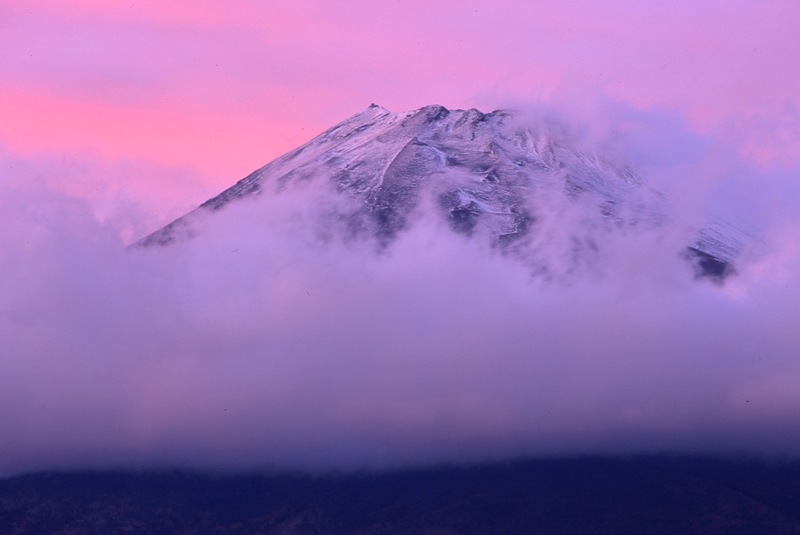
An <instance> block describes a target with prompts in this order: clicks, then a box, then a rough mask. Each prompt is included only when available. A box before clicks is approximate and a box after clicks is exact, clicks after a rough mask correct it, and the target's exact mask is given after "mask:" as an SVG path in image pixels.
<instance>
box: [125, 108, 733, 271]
mask: <svg viewBox="0 0 800 535" xmlns="http://www.w3.org/2000/svg"><path fill="white" fill-rule="evenodd" d="M312 180H327V181H329V182H330V184H331V185H332V186H333V188H331V191H332V194H335V193H334V192H338V193H339V194H341V195H345V196H347V197H348V198H349V199H353V200H355V201H357V202H356V203H355V206H356V208H354V209H352V210H350V211H348V212H346V213H339V214H336V217H337V219H338V220H339V221H340V222H343V223H344V224H343V225H342V228H343V229H345V230H344V232H346V233H348V234H349V235H351V236H359V235H362V236H369V237H371V238H375V239H376V240H377V242H378V244H379V246H380V247H388V246H390V245H391V243H392V242H393V240H394V239H395V238H396V237H397V236H398V235H399V234H400V233H401V232H403V231H404V230H406V229H408V228H410V227H411V226H413V224H414V223H415V218H414V214H415V213H416V210H417V209H418V208H419V206H420V204H421V203H422V201H423V200H424V199H433V204H434V205H435V206H436V207H437V210H438V212H439V214H440V216H441V217H442V218H444V219H445V220H446V221H447V222H448V224H449V226H450V228H451V229H452V230H453V231H454V232H456V233H460V234H464V235H475V236H476V237H477V236H480V239H486V237H488V240H489V243H490V244H491V245H492V246H494V247H499V248H504V249H507V250H509V251H513V252H514V254H517V255H521V256H526V257H527V258H526V259H527V260H528V261H529V262H530V264H531V265H532V266H534V267H535V269H536V270H537V271H541V272H547V271H548V266H547V265H546V262H545V261H542V262H537V260H536V257H537V248H541V247H546V246H549V245H545V243H552V240H549V241H548V239H547V237H548V236H550V235H553V234H554V233H557V232H556V230H554V229H555V228H556V227H558V226H559V225H558V218H556V217H554V216H553V215H552V214H553V213H557V214H569V216H570V219H571V225H570V235H569V236H566V235H565V236H561V237H560V246H562V247H564V248H567V249H568V250H569V251H568V256H569V257H570V258H571V260H570V261H573V262H577V263H579V262H587V261H590V257H591V254H592V251H595V250H597V249H598V248H599V247H601V246H602V244H601V243H600V242H601V241H602V237H601V236H599V235H598V233H600V234H602V232H614V231H615V230H614V229H625V228H634V227H638V228H657V227H658V226H660V225H662V224H664V222H665V221H667V220H668V219H669V210H668V201H667V200H665V199H664V198H663V196H662V195H660V194H659V193H658V192H656V191H654V190H652V189H650V188H649V187H648V186H647V185H646V184H645V182H644V180H643V179H642V178H641V177H639V176H637V175H636V174H635V173H634V172H633V171H632V170H630V169H629V168H627V167H625V166H623V165H620V164H618V163H615V162H612V161H611V160H608V159H605V158H604V157H603V155H601V154H600V155H598V154H596V153H592V152H588V151H586V150H583V149H581V148H579V147H576V146H574V145H573V144H571V142H570V139H569V138H568V137H567V136H564V135H559V134H558V129H557V128H552V125H551V127H549V128H543V127H536V126H531V125H529V124H526V122H525V121H524V120H522V118H521V117H520V116H519V115H518V114H517V113H515V112H513V111H508V110H496V111H493V112H491V113H482V112H480V111H478V110H475V109H470V110H448V109H446V108H444V107H443V106H438V105H434V106H426V107H423V108H420V109H418V110H414V111H409V112H403V113H392V112H390V111H388V110H386V109H384V108H382V107H380V106H377V105H375V104H372V105H370V106H369V107H367V108H366V109H365V110H363V111H361V112H360V113H357V114H356V115H353V116H352V117H350V118H349V119H346V120H345V121H343V122H341V123H339V124H337V125H336V126H334V127H332V128H330V129H329V130H327V131H325V132H323V133H322V134H320V135H319V136H317V137H315V138H314V139H312V140H311V141H309V142H308V143H306V144H305V145H303V146H301V147H298V148H297V149H295V150H293V151H291V152H289V153H287V154H285V155H283V156H281V157H279V158H277V159H276V160H274V161H272V162H270V163H268V164H267V165H265V166H264V167H262V168H260V169H258V170H256V171H254V172H253V173H251V174H250V175H249V176H247V177H245V178H244V179H242V180H240V181H239V182H237V183H236V184H235V185H233V186H232V187H230V188H228V189H227V190H225V191H223V192H222V193H220V194H219V195H217V196H216V197H213V198H211V199H209V200H208V201H206V202H205V203H203V204H202V205H200V206H199V207H198V208H197V209H196V210H194V211H193V212H191V213H189V214H187V215H186V216H184V217H181V218H179V219H177V220H176V221H174V222H172V223H170V224H169V225H167V226H165V227H164V228H162V229H160V230H158V231H156V232H154V233H152V234H150V235H149V236H147V237H145V238H144V239H142V240H141V241H140V242H138V245H140V246H151V245H166V244H169V243H170V242H173V241H175V240H178V239H181V237H182V236H187V235H189V234H191V233H192V227H193V218H194V217H195V216H196V215H197V214H198V213H200V212H208V211H217V210H220V209H222V208H224V207H226V206H228V205H229V204H231V203H232V202H234V201H236V200H238V199H241V198H243V197H249V196H252V195H258V194H262V195H279V194H280V192H281V191H283V190H284V189H286V188H288V187H291V186H292V185H298V184H302V183H305V182H308V181H312ZM426 196H427V197H426ZM722 228H723V226H721V225H716V227H708V228H706V229H700V230H699V231H698V233H697V237H696V239H695V240H694V241H693V242H691V243H687V244H686V248H685V250H684V251H683V254H684V255H685V256H686V258H687V259H689V260H690V261H691V262H693V264H694V265H695V268H696V273H697V275H698V276H700V277H709V278H712V279H715V280H722V279H723V278H725V277H726V276H727V275H728V274H729V273H731V272H732V267H731V266H732V264H733V262H734V260H735V257H736V255H737V253H738V251H739V249H740V248H741V240H740V239H739V237H738V236H736V232H737V231H736V230H735V229H734V228H732V227H725V230H720V229H722ZM557 241H558V240H557ZM526 251H527V252H526ZM676 253H679V251H676Z"/></svg>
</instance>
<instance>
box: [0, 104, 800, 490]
mask: <svg viewBox="0 0 800 535" xmlns="http://www.w3.org/2000/svg"><path fill="white" fill-rule="evenodd" d="M535 111H536V112H537V113H538V111H539V110H535ZM531 113H533V112H531ZM597 117H602V118H603V120H602V121H599V120H598V121H595V123H597V124H596V125H592V126H591V127H589V126H588V125H587V124H578V125H577V126H574V127H573V128H571V129H567V130H568V131H569V132H571V133H572V134H571V135H573V134H574V136H577V137H573V138H572V139H574V140H575V141H574V142H575V143H581V144H583V145H584V147H585V148H586V150H591V151H595V152H597V153H599V154H603V155H605V156H607V157H609V158H613V159H614V160H615V161H618V162H620V163H621V164H626V165H630V166H631V167H632V168H633V169H634V170H636V171H637V172H639V173H640V174H641V175H642V176H643V177H644V178H645V179H647V180H649V182H650V184H651V185H652V186H653V187H655V188H657V189H659V190H661V191H663V192H664V193H665V195H666V197H667V199H668V202H669V206H670V213H671V214H672V216H671V218H670V219H669V220H668V222H667V223H666V224H664V225H663V226H661V227H658V228H643V229H636V230H628V231H625V232H622V231H620V232H606V233H602V234H601V237H602V240H600V242H599V243H600V244H601V247H600V251H599V252H598V254H597V257H596V259H595V260H596V263H595V264H593V265H592V266H590V267H589V268H588V269H587V270H586V271H585V272H582V273H579V274H577V275H576V276H571V275H570V276H567V275H569V274H566V273H565V274H564V275H565V276H564V277H557V278H556V279H555V280H553V279H545V278H543V277H537V276H534V275H533V274H532V273H531V270H530V266H528V265H526V264H525V263H524V262H519V261H517V260H516V259H515V258H513V256H511V255H507V254H503V253H502V251H500V250H497V249H493V248H491V247H488V246H487V244H486V242H485V240H480V239H477V238H479V237H476V238H473V239H470V238H467V237H463V236H459V235H457V234H454V233H453V232H452V231H451V230H450V229H449V228H447V223H446V221H444V220H443V219H442V218H441V217H440V216H439V214H438V213H436V210H435V208H434V207H433V206H432V205H429V204H427V203H425V202H423V203H421V205H420V206H419V207H418V209H417V212H416V213H415V214H414V215H413V217H412V220H413V221H414V224H413V225H411V226H410V228H409V229H407V230H406V231H405V232H403V233H401V234H400V236H399V237H398V239H397V240H396V241H395V242H394V243H393V244H392V245H391V246H390V247H389V248H387V249H385V250H377V249H376V244H375V243H371V242H370V241H369V240H356V241H353V240H343V239H339V238H338V237H337V234H336V229H335V228H330V227H329V226H326V225H325V224H324V221H323V219H324V216H325V215H326V214H330V213H335V212H336V211H337V210H339V209H340V208H341V207H340V206H339V204H340V203H344V204H346V203H347V202H348V201H347V200H346V199H342V198H337V197H335V196H333V195H332V194H331V192H329V191H327V189H326V188H327V185H326V184H325V182H324V180H316V181H314V182H313V183H312V184H311V185H307V186H305V187H302V188H295V189H290V190H288V191H286V192H284V193H282V194H280V195H262V196H259V197H257V198H252V199H244V200H241V201H238V202H236V203H233V204H231V205H229V206H228V207H226V208H225V209H223V210H221V211H219V212H215V213H210V214H209V215H208V216H207V217H205V218H197V219H196V220H195V227H194V230H193V232H194V236H193V237H192V238H191V239H186V240H183V241H180V242H178V243H174V244H171V245H169V246H166V247H149V248H136V247H133V248H131V247H129V239H128V234H126V232H128V233H129V232H130V229H131V228H140V225H139V226H137V225H136V224H134V223H131V220H130V217H126V216H124V215H120V216H119V217H110V216H108V215H107V214H106V215H104V216H102V217H101V216H99V215H98V213H97V210H96V208H95V207H93V206H91V204H90V203H89V202H88V201H86V200H84V199H82V198H80V197H75V196H71V195H69V194H67V193H65V192H64V190H63V188H58V187H54V186H52V184H50V183H48V182H42V181H38V182H37V181H32V180H29V177H27V176H24V173H21V174H20V173H18V175H20V176H21V178H19V177H15V176H12V178H11V179H9V180H8V181H7V182H6V184H5V185H4V188H3V190H2V194H0V210H2V211H1V212H0V213H2V216H0V218H2V222H3V229H4V230H3V233H2V234H0V348H2V349H0V368H1V369H2V373H0V430H2V440H0V474H3V475H9V474H14V473H20V472H26V471H32V470H45V469H69V468H110V467H115V468H117V467H123V468H127V467H135V468H159V467H181V468H201V469H223V470H250V469H272V468H281V469H306V470H320V469H358V468H385V467H395V466H409V465H420V464H426V463H438V462H469V461H485V460H496V459H506V458H511V457H519V456H527V455H573V454H596V453H608V454H628V453H656V452H674V453H714V454H724V455H730V454H749V455H764V456H770V457H775V456H779V457H792V458H795V457H797V456H798V455H800V389H798V388H797V385H798V384H800V360H798V354H800V331H798V329H797V326H796V325H797V320H796V318H797V317H800V291H799V290H798V284H797V278H796V274H797V273H798V272H799V271H798V268H800V254H799V252H798V248H797V243H796V237H797V236H800V224H798V219H797V216H796V215H795V214H794V212H793V210H792V208H793V206H796V202H797V200H798V199H800V196H798V189H797V187H796V186H795V185H794V184H795V183H796V177H797V162H796V161H794V160H789V161H787V160H786V159H785V158H784V159H777V160H775V161H771V162H767V163H765V162H764V161H763V159H762V160H758V161H757V162H755V161H753V160H752V159H748V158H747V155H746V154H744V155H743V154H742V152H741V151H740V150H739V149H738V147H739V146H740V145H737V140H735V139H732V138H730V139H729V138H727V137H725V135H723V134H721V133H719V134H714V133H712V134H704V135H700V134H698V133H695V132H692V131H691V130H690V129H688V128H687V127H686V126H685V125H684V124H683V123H682V122H681V121H680V120H679V119H678V118H676V117H675V116H673V115H671V114H669V113H666V112H663V111H654V112H650V113H633V112H631V111H630V110H627V111H625V113H621V110H619V109H610V110H605V111H604V112H603V114H601V115H595V116H593V118H595V119H596V118H597ZM526 120H530V119H526ZM231 182H233V181H231ZM548 207H549V208H548ZM579 209H580V207H577V208H576V207H572V208H570V209H565V208H564V205H563V204H559V203H558V202H555V201H553V202H550V203H542V202H541V201H539V204H537V216H538V217H539V221H540V222H544V223H546V224H547V226H546V228H547V229H549V230H548V232H547V234H546V237H547V241H545V242H543V243H540V244H539V246H540V249H539V250H540V252H541V254H546V255H552V258H550V259H549V261H550V263H551V264H552V265H559V262H561V261H562V260H563V259H562V257H561V256H562V255H563V254H565V253H564V252H563V248H561V247H560V246H561V245H563V244H564V243H566V242H567V241H568V240H569V237H570V236H571V235H572V234H573V233H574V231H575V228H577V227H576V225H578V224H579V223H580V219H581V218H580V213H579V212H575V211H574V210H579ZM548 210H550V212H548ZM565 210H566V211H565ZM570 210H572V211H570ZM710 212H714V213H721V214H722V215H723V216H726V217H728V218H730V217H739V218H740V219H741V220H742V221H736V223H737V224H742V225H744V226H746V227H747V228H748V229H750V230H748V232H751V234H752V237H753V239H752V241H751V242H750V243H748V244H746V245H747V246H746V247H745V248H744V250H743V251H742V253H741V254H740V257H739V259H738V261H737V265H736V270H737V273H736V276H735V277H733V278H730V279H728V280H727V281H726V282H725V283H724V284H722V285H718V284H714V283H712V282H709V281H703V280H696V279H695V277H694V273H693V271H692V268H691V266H690V265H689V264H688V263H687V262H686V260H685V259H684V258H683V257H682V255H681V251H682V247H685V246H686V245H687V244H688V243H690V241H691V239H692V236H693V234H692V233H693V232H694V231H695V230H696V228H697V227H698V225H700V224H701V223H702V220H703V218H705V217H707V215H708V213H710ZM116 221H124V222H125V225H126V226H125V228H124V229H122V228H121V227H120V226H118V225H116V224H115V222H116ZM598 232H602V231H598ZM562 264H563V265H566V263H565V262H562Z"/></svg>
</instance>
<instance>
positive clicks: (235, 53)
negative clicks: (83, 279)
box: [0, 0, 800, 235]
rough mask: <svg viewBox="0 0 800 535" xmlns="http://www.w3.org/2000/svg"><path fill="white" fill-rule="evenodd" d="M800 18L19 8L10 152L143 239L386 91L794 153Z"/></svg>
mask: <svg viewBox="0 0 800 535" xmlns="http://www.w3.org/2000/svg"><path fill="white" fill-rule="evenodd" d="M799 24H800V6H798V5H797V3H796V2H793V1H791V0H785V1H781V0H767V1H765V2H758V3H754V2H730V1H722V0H708V1H702V2H681V3H677V4H676V3H674V2H665V1H648V2H628V1H619V0H611V1H607V2H599V3H598V2H594V1H588V0H586V1H584V0H569V1H549V0H548V1H538V2H521V1H520V2H518V1H508V2H499V3H498V2H489V1H482V0H468V1H464V2H449V1H438V0H432V1H431V0H426V1H417V0H404V1H387V2H368V1H361V0H356V1H348V2H335V3H333V2H324V1H307V0H300V1H296V2H272V1H266V2H264V1H253V0H237V1H235V2H224V3H223V2H217V1H210V0H208V1H207V0H200V1H197V2H180V1H165V0H146V1H139V2H102V1H93V0H76V1H75V2H68V3H65V2H56V1H48V0H4V1H3V2H2V3H0V49H2V50H3V61H2V64H1V65H0V117H2V121H0V151H1V152H0V162H3V163H4V165H5V172H6V173H7V174H8V173H11V174H13V175H16V176H19V177H21V178H22V179H23V180H31V179H32V176H33V175H36V174H37V173H38V174H39V175H42V174H45V175H47V181H48V183H50V184H51V186H52V187H55V188H58V189H62V190H64V191H66V192H68V193H70V194H74V195H78V196H81V197H85V198H88V199H90V200H91V202H92V203H93V204H94V206H95V208H96V210H97V211H98V213H99V214H101V216H102V217H107V218H110V217H112V214H116V215H115V216H114V217H118V218H122V217H123V216H121V215H120V214H119V212H121V211H125V210H127V211H130V210H131V209H133V208H135V209H136V210H138V212H137V217H138V218H136V220H135V221H133V220H131V221H127V222H125V223H122V222H120V223H119V225H120V226H121V227H122V226H123V225H127V231H126V232H128V233H129V234H132V235H133V234H141V233H142V232H145V231H148V230H152V228H155V227H157V226H159V225H160V224H163V223H164V222H166V221H168V220H169V219H170V218H172V217H174V216H177V215H179V214H181V213H183V212H184V211H185V210H186V209H188V208H190V207H192V206H194V205H196V204H197V203H198V202H200V201H202V200H204V199H205V198H207V197H208V196H209V195H210V194H212V193H215V192H217V191H219V190H221V189H224V188H225V187H226V186H228V185H230V184H231V183H233V182H235V181H236V180H238V179H239V178H241V177H243V176H245V175H246V174H248V173H249V172H250V171H252V170H253V169H255V168H257V167H260V166H261V165H263V164H265V163H267V162H268V161H270V160H271V159H273V158H274V157H276V156H278V155H280V154H282V153H284V152H286V151H287V150H289V149H291V148H294V147H295V146H297V145H299V144H300V143H302V142H305V141H307V140H308V139H310V138H311V137H313V136H314V135H316V134H317V133H319V132H320V131H322V130H324V129H325V128H327V127H329V126H330V125H332V124H335V123H337V122H339V121H341V120H342V119H344V118H346V117H348V116H350V115H352V114H354V113H356V112H358V111H360V110H361V109H363V108H364V107H366V106H367V105H369V104H370V103H372V102H375V103H378V104H380V105H381V106H383V107H385V108H388V109H390V110H392V111H404V110H410V109H415V108H418V107H421V106H424V105H428V104H433V103H438V104H442V105H444V106H446V107H449V108H469V107H477V108H479V109H481V110H483V111H491V110H493V109H496V108H502V107H511V108H518V107H526V106H530V105H535V104H542V103H547V104H555V105H559V106H562V107H564V108H567V109H569V110H571V111H572V113H574V114H575V115H577V116H580V117H582V118H583V120H585V121H592V120H596V119H597V117H596V113H597V109H598V102H605V101H607V100H611V101H614V102H617V103H621V104H623V105H629V106H631V107H633V108H634V109H636V110H654V109H658V110H664V111H665V112H666V113H671V114H676V116H677V117H679V118H680V120H682V121H685V122H686V123H687V124H688V125H690V127H691V128H692V129H695V130H697V131H698V132H702V133H704V134H707V133H712V134H713V133H718V132H719V133H724V134H725V136H727V137H730V138H735V142H736V143H737V144H738V145H739V147H738V148H739V149H740V151H741V152H742V153H743V154H746V155H747V156H748V157H749V158H751V159H753V160H755V161H757V162H759V163H760V164H762V165H771V164H773V163H775V162H779V163H786V162H787V161H791V162H795V161H796V160H797V158H798V157H800V148H799V145H798V135H799V134H798V132H799V131H800V115H798V114H799V113H800V112H798V109H799V108H800V103H798V99H800V69H798V68H797V52H796V51H797V50H798V48H799V47H800V37H798V34H797V31H796V29H797V27H798V25H799ZM593 114H595V115H593ZM11 162H17V166H16V167H13V169H9V166H11V165H12V164H11ZM22 162H24V164H23V163H22ZM55 169H58V170H59V171H60V172H58V173H55V172H54V170H55ZM130 217H133V216H130Z"/></svg>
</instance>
